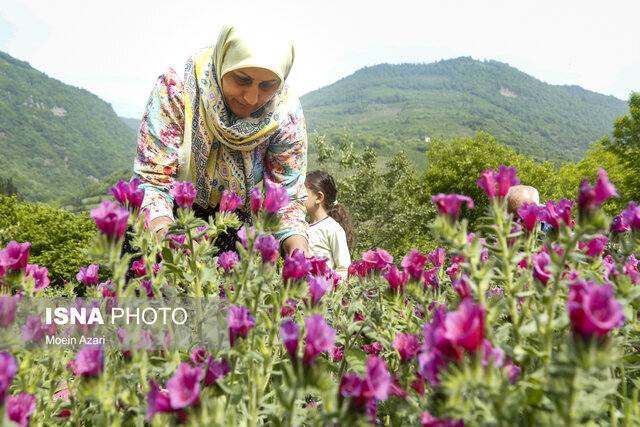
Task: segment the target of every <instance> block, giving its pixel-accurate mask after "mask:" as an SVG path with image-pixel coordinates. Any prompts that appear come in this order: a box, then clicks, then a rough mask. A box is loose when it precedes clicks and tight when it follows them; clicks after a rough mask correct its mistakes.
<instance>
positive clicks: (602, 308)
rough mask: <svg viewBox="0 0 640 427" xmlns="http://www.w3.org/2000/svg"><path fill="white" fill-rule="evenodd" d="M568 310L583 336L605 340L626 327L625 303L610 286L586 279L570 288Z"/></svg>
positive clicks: (573, 323)
mask: <svg viewBox="0 0 640 427" xmlns="http://www.w3.org/2000/svg"><path fill="white" fill-rule="evenodd" d="M567 311H568V312H569V319H570V321H571V326H572V327H573V330H574V331H575V332H576V333H578V334H580V335H583V336H587V335H594V334H595V336H597V337H602V336H603V335H606V334H607V333H608V332H609V331H610V330H612V329H613V328H618V327H620V326H622V325H623V324H624V313H623V310H622V304H620V303H619V302H618V301H617V300H616V299H615V296H614V292H613V286H611V284H609V283H607V284H604V285H598V284H596V283H593V282H586V281H585V280H584V279H583V280H581V281H579V282H577V283H573V284H571V285H569V292H568V293H567Z"/></svg>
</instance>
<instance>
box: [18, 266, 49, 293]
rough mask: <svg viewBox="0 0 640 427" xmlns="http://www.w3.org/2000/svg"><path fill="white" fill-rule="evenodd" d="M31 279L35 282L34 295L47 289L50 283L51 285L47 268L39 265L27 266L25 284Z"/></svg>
mask: <svg viewBox="0 0 640 427" xmlns="http://www.w3.org/2000/svg"><path fill="white" fill-rule="evenodd" d="M29 277H33V280H34V282H35V288H34V293H36V292H38V291H39V290H40V289H44V288H46V287H47V286H49V283H51V281H50V280H49V270H48V269H47V267H38V264H27V270H26V272H25V278H24V281H25V283H26V282H27V280H28V279H29Z"/></svg>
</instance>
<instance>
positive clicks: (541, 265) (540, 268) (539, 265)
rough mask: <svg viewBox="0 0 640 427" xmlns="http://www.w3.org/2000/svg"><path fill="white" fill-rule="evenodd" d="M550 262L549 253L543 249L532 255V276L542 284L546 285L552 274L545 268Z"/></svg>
mask: <svg viewBox="0 0 640 427" xmlns="http://www.w3.org/2000/svg"><path fill="white" fill-rule="evenodd" d="M549 262H551V258H549V254H548V253H546V252H543V251H540V252H538V253H537V254H535V255H534V256H533V277H535V278H536V279H538V280H539V281H540V282H541V283H542V284H543V285H546V284H547V282H548V281H549V279H550V278H551V276H552V274H551V272H550V271H549V270H547V269H545V267H546V266H547V265H549Z"/></svg>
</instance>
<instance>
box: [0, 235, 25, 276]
mask: <svg viewBox="0 0 640 427" xmlns="http://www.w3.org/2000/svg"><path fill="white" fill-rule="evenodd" d="M29 248H31V243H30V242H24V243H18V242H16V241H15V240H12V241H10V242H9V244H8V245H7V247H6V248H4V249H2V250H0V269H8V268H10V269H12V270H16V271H20V270H24V269H25V268H26V267H27V259H28V258H29Z"/></svg>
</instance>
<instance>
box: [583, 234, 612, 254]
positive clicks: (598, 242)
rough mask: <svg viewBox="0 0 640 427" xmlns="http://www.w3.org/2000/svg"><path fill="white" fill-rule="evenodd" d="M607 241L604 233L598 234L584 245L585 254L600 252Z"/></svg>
mask: <svg viewBox="0 0 640 427" xmlns="http://www.w3.org/2000/svg"><path fill="white" fill-rule="evenodd" d="M608 242H609V239H608V238H607V236H605V235H604V234H600V235H599V236H597V237H594V238H593V239H591V240H590V241H589V242H587V244H586V245H585V246H586V248H587V255H588V256H598V255H600V254H602V252H604V248H605V246H606V245H607V243H608Z"/></svg>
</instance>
